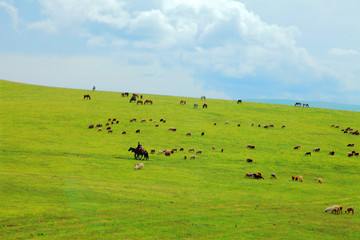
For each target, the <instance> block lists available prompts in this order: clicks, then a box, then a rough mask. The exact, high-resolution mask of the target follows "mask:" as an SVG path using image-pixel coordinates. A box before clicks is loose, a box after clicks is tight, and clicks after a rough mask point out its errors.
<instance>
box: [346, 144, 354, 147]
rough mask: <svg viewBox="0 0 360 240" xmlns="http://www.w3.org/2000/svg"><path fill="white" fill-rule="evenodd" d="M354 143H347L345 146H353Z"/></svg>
mask: <svg viewBox="0 0 360 240" xmlns="http://www.w3.org/2000/svg"><path fill="white" fill-rule="evenodd" d="M354 145H355V144H354V143H349V144H348V145H347V146H348V147H353V146H354Z"/></svg>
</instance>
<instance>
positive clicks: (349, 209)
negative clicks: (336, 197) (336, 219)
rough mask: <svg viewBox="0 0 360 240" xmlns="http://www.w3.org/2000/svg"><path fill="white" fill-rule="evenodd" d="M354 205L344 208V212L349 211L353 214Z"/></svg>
mask: <svg viewBox="0 0 360 240" xmlns="http://www.w3.org/2000/svg"><path fill="white" fill-rule="evenodd" d="M354 209H355V208H354V207H353V206H351V207H348V208H346V210H345V213H348V214H350V212H352V214H354V212H355V211H354Z"/></svg>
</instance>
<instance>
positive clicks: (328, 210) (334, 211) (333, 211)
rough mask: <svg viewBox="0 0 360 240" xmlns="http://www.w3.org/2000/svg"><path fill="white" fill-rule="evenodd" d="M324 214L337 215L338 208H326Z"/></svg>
mask: <svg viewBox="0 0 360 240" xmlns="http://www.w3.org/2000/svg"><path fill="white" fill-rule="evenodd" d="M325 212H330V213H337V212H338V206H332V207H327V208H325Z"/></svg>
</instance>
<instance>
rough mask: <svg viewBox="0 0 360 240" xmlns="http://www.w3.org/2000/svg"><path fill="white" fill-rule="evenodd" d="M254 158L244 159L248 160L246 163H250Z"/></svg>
mask: <svg viewBox="0 0 360 240" xmlns="http://www.w3.org/2000/svg"><path fill="white" fill-rule="evenodd" d="M253 161H254V160H252V159H251V158H248V159H246V162H248V163H252V162H253Z"/></svg>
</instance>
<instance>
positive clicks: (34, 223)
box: [0, 80, 360, 239]
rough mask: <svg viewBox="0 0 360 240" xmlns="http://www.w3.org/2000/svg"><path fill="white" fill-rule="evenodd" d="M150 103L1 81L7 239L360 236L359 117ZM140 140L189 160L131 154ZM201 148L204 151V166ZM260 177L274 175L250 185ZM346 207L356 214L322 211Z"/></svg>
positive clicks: (220, 104)
mask: <svg viewBox="0 0 360 240" xmlns="http://www.w3.org/2000/svg"><path fill="white" fill-rule="evenodd" d="M84 94H90V95H91V97H92V99H91V100H84V99H82V96H83V95H84ZM143 95H144V99H152V100H153V102H154V104H153V105H145V106H142V105H136V104H134V103H132V104H130V103H129V98H126V97H125V98H123V97H121V94H120V93H115V92H99V91H95V92H92V91H88V90H74V89H61V88H49V87H40V86H33V85H26V84H19V83H13V82H8V81H2V80H1V81H0V99H1V101H0V106H1V112H0V114H1V119H0V123H1V129H0V131H1V132H0V133H1V135H0V136H1V145H0V147H1V155H0V157H1V159H0V239H340V238H341V239H360V237H359V236H360V218H359V217H358V216H359V215H358V214H359V209H360V194H359V193H360V185H359V182H360V175H359V169H360V157H355V156H354V157H347V152H348V151H351V150H356V151H360V137H359V136H354V135H349V134H343V133H342V132H341V128H346V127H352V128H354V129H360V113H359V112H350V111H336V110H327V109H314V108H297V107H291V106H281V105H271V104H261V103H251V102H243V103H242V104H236V102H234V101H224V100H216V99H207V100H206V102H207V103H208V106H209V107H208V109H202V108H201V106H202V101H201V100H200V99H194V98H183V97H171V96H159V95H147V94H143ZM181 99H186V100H187V104H186V105H180V104H179V102H180V100H181ZM195 102H197V103H199V108H198V109H194V108H193V104H194V103H195ZM109 117H110V118H117V119H118V120H119V124H114V125H112V128H113V131H114V132H113V133H112V134H110V133H107V132H106V131H103V132H97V130H96V128H95V129H88V125H89V124H96V123H103V124H105V123H106V122H107V119H108V118H109ZM132 118H137V121H136V122H133V123H130V122H129V120H130V119H132ZM150 118H152V119H153V120H156V121H157V122H156V123H154V122H150V121H149V119H150ZM161 118H163V119H166V121H167V122H166V123H162V122H160V121H159V120H160V119H161ZM141 119H147V122H146V123H141V122H140V120H141ZM225 121H229V124H227V125H226V124H224V123H225ZM214 122H217V125H216V126H214V125H213V123H214ZM238 123H240V124H241V126H240V127H237V124H238ZM252 123H255V126H251V125H252ZM155 124H159V127H155ZM258 124H261V125H262V126H263V125H265V124H274V125H275V127H274V128H270V129H264V128H262V127H261V128H259V127H257V125H258ZM332 124H336V125H339V126H340V128H339V129H336V128H333V127H331V125H332ZM282 125H285V126H286V127H285V128H284V129H282V128H281V126H282ZM169 127H176V128H177V131H176V132H172V131H168V130H167V129H168V128H169ZM103 128H105V127H103ZM136 129H141V133H140V134H136V133H135V130H136ZM122 131H126V132H127V134H126V135H123V134H121V132H122ZM203 131H204V132H205V135H204V136H201V132H203ZM186 132H191V133H192V136H190V137H189V136H185V134H186ZM138 141H140V142H141V143H142V144H143V146H144V147H145V148H146V149H147V150H148V151H150V149H156V152H158V151H159V150H163V149H172V148H178V149H179V148H181V147H183V148H185V152H177V153H174V154H173V155H171V156H170V157H166V156H164V155H159V154H150V160H149V161H140V160H134V158H133V155H132V154H131V153H130V152H128V151H127V150H128V148H129V147H130V146H133V147H135V146H136V145H137V142H138ZM348 143H355V147H353V148H349V147H347V146H346V145H347V144H348ZM248 144H253V145H255V146H256V148H255V149H253V150H250V149H248V148H246V146H247V145H248ZM213 145H214V146H215V147H216V149H215V150H212V148H211V146H213ZM296 145H301V149H299V150H293V147H294V146H296ZM192 147H193V148H195V150H202V151H203V154H202V155H196V158H195V159H194V160H190V159H189V156H190V155H192V154H191V153H188V152H187V150H188V149H189V148H192ZM315 147H320V148H321V151H320V152H318V153H312V156H311V157H308V156H304V153H305V152H307V151H312V149H313V148H315ZM221 148H223V149H224V152H223V153H222V152H221V151H220V149H221ZM330 150H334V151H335V156H329V155H328V153H329V151H330ZM184 155H188V159H186V160H184ZM247 158H253V159H254V162H253V163H251V164H250V163H246V161H245V160H246V159H247ZM138 162H145V166H144V168H143V169H142V170H134V164H135V163H138ZM250 171H251V172H262V173H263V175H264V177H265V180H254V179H246V178H244V175H245V173H246V172H250ZM272 172H275V173H276V174H277V176H278V179H270V174H271V173H272ZM292 175H302V176H303V177H304V182H302V183H300V182H293V181H291V176H292ZM318 177H321V178H322V179H323V184H319V183H317V181H316V180H317V178H318ZM335 204H337V205H343V206H344V207H347V206H355V215H345V214H342V215H331V214H325V213H324V212H323V211H324V209H325V208H326V207H328V206H332V205H335Z"/></svg>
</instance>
